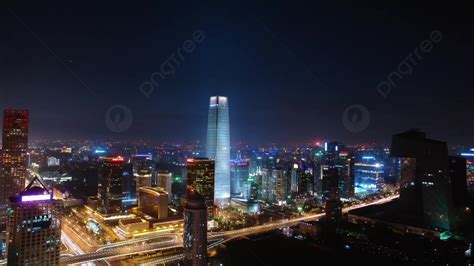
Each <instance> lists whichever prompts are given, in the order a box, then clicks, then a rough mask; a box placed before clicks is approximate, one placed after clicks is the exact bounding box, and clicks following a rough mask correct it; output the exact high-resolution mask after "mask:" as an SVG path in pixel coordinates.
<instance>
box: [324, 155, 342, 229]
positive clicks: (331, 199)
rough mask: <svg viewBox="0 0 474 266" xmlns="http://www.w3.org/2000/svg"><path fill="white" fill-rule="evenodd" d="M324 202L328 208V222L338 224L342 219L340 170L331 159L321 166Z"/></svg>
mask: <svg viewBox="0 0 474 266" xmlns="http://www.w3.org/2000/svg"><path fill="white" fill-rule="evenodd" d="M321 171H322V190H323V202H324V203H325V206H326V220H328V221H331V222H338V221H339V220H340V219H341V217H342V204H341V200H340V197H339V169H338V168H337V167H336V166H335V165H334V162H333V161H332V160H331V159H328V160H327V161H326V162H325V164H324V165H321Z"/></svg>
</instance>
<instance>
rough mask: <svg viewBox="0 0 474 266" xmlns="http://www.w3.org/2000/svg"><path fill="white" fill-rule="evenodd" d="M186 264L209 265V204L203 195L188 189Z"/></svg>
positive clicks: (185, 242) (193, 265)
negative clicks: (207, 204)
mask: <svg viewBox="0 0 474 266" xmlns="http://www.w3.org/2000/svg"><path fill="white" fill-rule="evenodd" d="M183 242H184V243H183V244H184V262H185V265H192V266H204V265H207V206H206V201H205V199H204V197H203V196H201V195H200V194H199V193H197V192H196V191H194V190H192V189H188V192H187V199H186V206H185V207H184V234H183Z"/></svg>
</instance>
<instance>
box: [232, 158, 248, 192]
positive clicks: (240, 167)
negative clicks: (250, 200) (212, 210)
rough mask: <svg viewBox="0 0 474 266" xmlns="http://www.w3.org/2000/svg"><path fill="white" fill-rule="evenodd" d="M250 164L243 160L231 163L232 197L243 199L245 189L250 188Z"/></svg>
mask: <svg viewBox="0 0 474 266" xmlns="http://www.w3.org/2000/svg"><path fill="white" fill-rule="evenodd" d="M248 179H249V162H248V161H247V160H243V159H236V160H232V161H231V162H230V181H231V182H230V194H231V195H232V197H237V198H239V197H240V198H242V197H243V196H244V194H247V192H245V189H246V188H247V187H248V184H247V180H248Z"/></svg>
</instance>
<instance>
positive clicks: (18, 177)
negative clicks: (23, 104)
mask: <svg viewBox="0 0 474 266" xmlns="http://www.w3.org/2000/svg"><path fill="white" fill-rule="evenodd" d="M29 119H30V113H29V111H27V110H12V109H8V110H5V111H4V112H3V134H2V175H1V176H0V201H1V202H0V204H1V205H3V206H5V205H8V203H9V197H10V196H16V195H17V194H18V193H20V192H21V191H23V189H24V188H25V179H26V176H27V167H28V155H27V152H28V129H29Z"/></svg>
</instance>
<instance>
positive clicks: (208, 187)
mask: <svg viewBox="0 0 474 266" xmlns="http://www.w3.org/2000/svg"><path fill="white" fill-rule="evenodd" d="M214 169H215V163H214V160H209V159H207V158H194V159H188V160H187V162H186V170H187V171H186V177H187V186H188V187H189V188H192V189H193V190H195V191H196V192H197V193H199V194H200V195H201V196H202V197H203V198H204V200H205V202H206V206H207V207H208V209H209V218H212V217H214V206H215V205H214V202H215V201H214V199H215V196H214V192H215V189H214V185H215V172H214V171H215V170H214Z"/></svg>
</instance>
